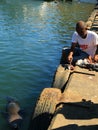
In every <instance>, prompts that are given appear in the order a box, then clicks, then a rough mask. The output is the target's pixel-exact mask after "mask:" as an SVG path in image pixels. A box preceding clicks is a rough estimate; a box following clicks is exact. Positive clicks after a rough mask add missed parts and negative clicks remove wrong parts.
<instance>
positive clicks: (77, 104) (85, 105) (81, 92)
mask: <svg viewBox="0 0 98 130" xmlns="http://www.w3.org/2000/svg"><path fill="white" fill-rule="evenodd" d="M84 99H85V100H84ZM89 100H91V101H89ZM60 102H61V104H63V107H62V108H61V109H60V110H58V111H57V113H56V114H55V116H54V118H53V120H52V122H51V125H50V126H49V128H48V130H65V129H68V130H78V129H79V130H80V129H82V130H89V129H90V130H96V129H98V72H95V71H89V70H88V69H83V68H80V67H78V66H77V67H75V70H74V71H73V72H71V74H70V78H69V80H68V83H67V86H66V88H65V91H64V92H63V94H62V96H61V99H60Z"/></svg>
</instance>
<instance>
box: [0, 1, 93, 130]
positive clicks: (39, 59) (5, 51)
mask: <svg viewBox="0 0 98 130" xmlns="http://www.w3.org/2000/svg"><path fill="white" fill-rule="evenodd" d="M93 7H94V5H93V4H87V3H80V2H62V1H61V2H57V3H55V2H45V1H42V0H28V1H27V0H17V1H16V0H0V72H1V73H0V109H1V110H3V109H4V106H5V103H6V101H5V97H6V96H8V95H10V96H13V97H15V98H17V99H18V100H19V101H20V103H21V106H22V107H23V108H25V109H26V111H27V115H28V116H26V119H25V120H26V124H25V125H24V126H23V128H22V130H27V127H28V123H29V122H28V120H29V118H30V113H31V111H32V108H33V106H34V103H35V101H36V99H37V97H38V95H39V93H40V92H41V91H42V89H43V88H45V87H50V86H51V83H52V79H53V75H54V72H55V70H56V67H57V66H58V64H59V59H60V56H61V49H62V47H63V46H70V43H71V35H72V33H73V31H74V28H75V23H76V22H77V21H78V20H81V19H83V20H87V18H88V16H89V14H90V13H91V11H92V8H93ZM1 129H5V130H9V128H8V127H7V125H6V122H5V119H4V118H3V117H2V116H1V115H0V130H1Z"/></svg>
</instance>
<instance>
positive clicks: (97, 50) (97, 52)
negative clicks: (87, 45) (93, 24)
mask: <svg viewBox="0 0 98 130" xmlns="http://www.w3.org/2000/svg"><path fill="white" fill-rule="evenodd" d="M96 54H98V45H97V49H96V52H95V55H96Z"/></svg>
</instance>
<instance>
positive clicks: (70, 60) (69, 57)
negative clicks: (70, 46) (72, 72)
mask: <svg viewBox="0 0 98 130" xmlns="http://www.w3.org/2000/svg"><path fill="white" fill-rule="evenodd" d="M72 59H73V53H72V52H70V53H69V56H68V61H69V63H70V62H72Z"/></svg>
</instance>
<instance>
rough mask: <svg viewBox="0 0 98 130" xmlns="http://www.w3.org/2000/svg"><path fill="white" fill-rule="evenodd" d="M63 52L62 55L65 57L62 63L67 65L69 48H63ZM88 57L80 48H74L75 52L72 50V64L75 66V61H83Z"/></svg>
mask: <svg viewBox="0 0 98 130" xmlns="http://www.w3.org/2000/svg"><path fill="white" fill-rule="evenodd" d="M63 51H64V53H65V55H66V57H65V58H64V59H65V61H64V62H65V63H67V64H68V63H69V62H68V55H69V53H70V48H63ZM88 56H89V55H88V54H87V53H86V52H84V51H82V50H81V49H80V48H78V47H76V48H75V50H74V54H73V61H72V63H73V64H75V63H76V62H77V60H79V59H82V60H83V59H85V58H87V57H88ZM62 59H63V58H62ZM62 62H63V61H62Z"/></svg>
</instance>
